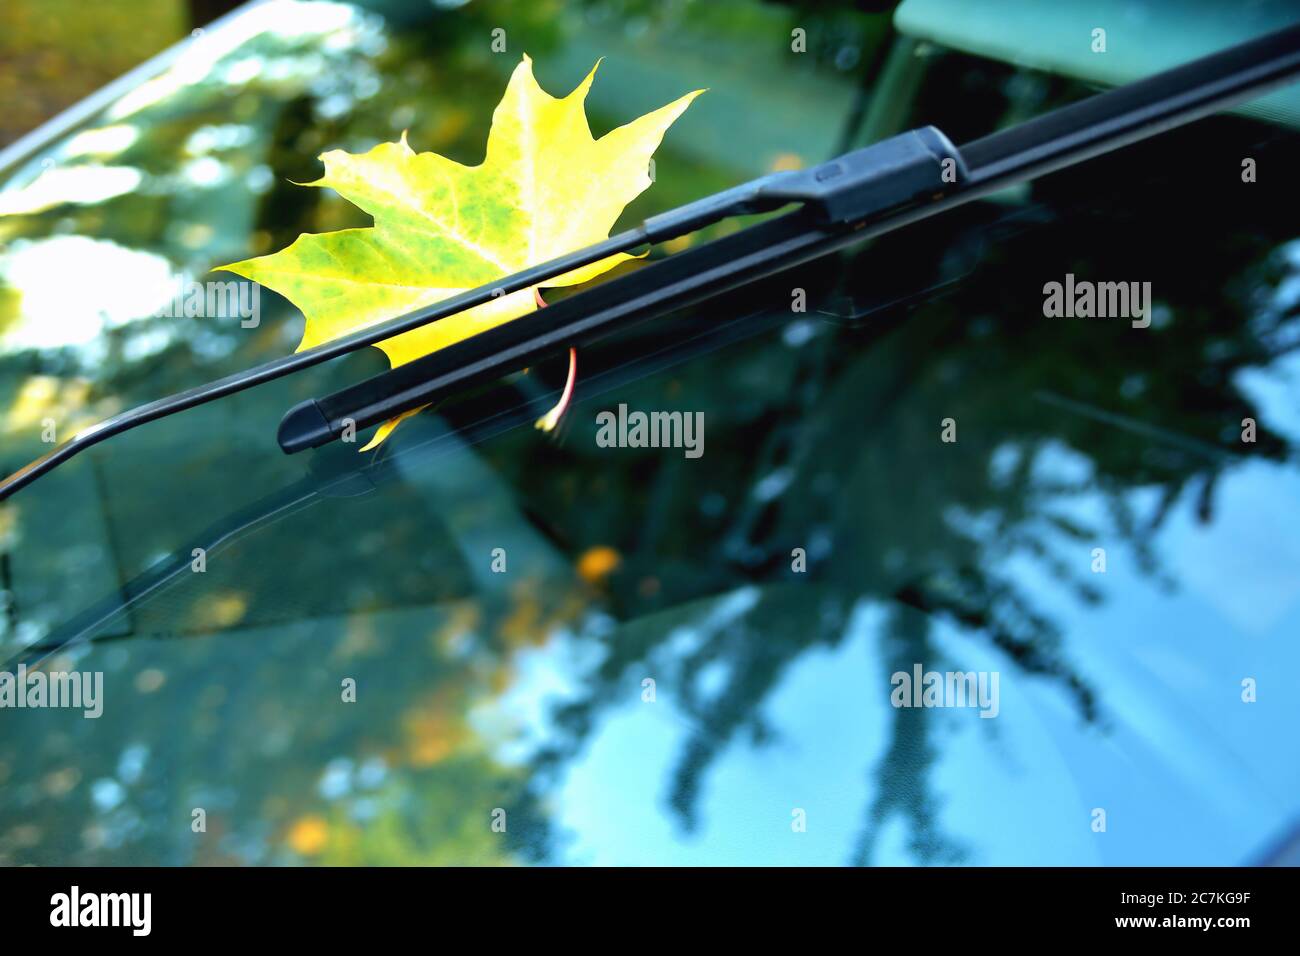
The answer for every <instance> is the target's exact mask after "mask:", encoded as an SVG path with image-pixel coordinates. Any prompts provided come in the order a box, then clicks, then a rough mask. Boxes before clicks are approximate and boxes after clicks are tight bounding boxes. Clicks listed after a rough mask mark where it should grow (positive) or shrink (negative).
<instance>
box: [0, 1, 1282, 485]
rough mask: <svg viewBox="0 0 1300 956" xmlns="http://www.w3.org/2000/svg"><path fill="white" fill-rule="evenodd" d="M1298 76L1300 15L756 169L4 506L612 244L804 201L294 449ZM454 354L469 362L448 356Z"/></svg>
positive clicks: (111, 431) (195, 393)
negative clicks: (994, 129) (956, 118)
mask: <svg viewBox="0 0 1300 956" xmlns="http://www.w3.org/2000/svg"><path fill="white" fill-rule="evenodd" d="M1297 73H1300V25H1296V26H1292V27H1288V28H1287V29H1284V30H1280V31H1277V32H1276V33H1271V34H1268V35H1266V36H1263V37H1260V38H1258V39H1256V40H1252V41H1249V42H1247V43H1243V44H1241V45H1239V46H1236V47H1232V48H1230V49H1228V50H1225V51H1221V52H1219V53H1216V54H1213V55H1211V56H1207V57H1204V58H1202V59H1200V60H1195V61H1193V62H1191V63H1188V64H1185V65H1183V66H1180V67H1176V68H1175V69H1172V70H1169V71H1166V72H1164V73H1160V74H1157V75H1155V76H1152V77H1148V78H1146V79H1144V80H1139V81H1137V82H1135V83H1131V84H1128V85H1126V86H1123V87H1119V88H1118V89H1115V90H1112V91H1110V92H1108V93H1102V94H1099V95H1097V96H1095V97H1092V98H1090V99H1088V100H1084V101H1082V102H1080V103H1076V104H1073V105H1071V106H1067V107H1064V108H1062V109H1059V110H1056V111H1054V112H1052V113H1049V114H1047V115H1045V116H1042V117H1039V118H1037V119H1034V120H1031V121H1029V122H1027V123H1025V124H1023V125H1021V126H1017V127H1013V128H1011V129H1009V130H1004V131H1001V132H998V133H994V134H992V135H990V136H986V137H984V138H982V139H979V140H976V141H974V142H972V143H969V144H967V145H966V146H964V147H962V148H961V149H955V148H953V147H952V145H951V143H949V142H948V141H947V139H946V138H945V137H943V135H942V134H941V133H939V132H938V131H937V130H934V129H933V128H932V127H924V128H922V129H921V130H913V131H911V132H909V133H905V134H902V135H901V136H898V137H894V138H893V139H890V140H885V141H883V142H882V143H877V144H875V145H874V146H870V147H867V148H865V149H861V150H857V151H855V152H852V153H848V154H846V155H845V156H842V157H840V158H838V159H835V160H831V161H830V162H829V163H824V164H822V165H821V166H817V167H814V168H813V169H810V170H801V171H789V172H785V173H776V174H773V175H771V176H766V177H762V178H761V179H757V180H754V181H752V182H750V183H746V184H743V185H741V186H737V187H735V188H733V189H729V190H725V191H724V192H722V193H718V194H716V195H714V196H711V197H707V198H705V199H702V200H698V201H696V202H693V203H689V204H687V205H686V206H682V207H679V208H678V209H676V210H673V211H670V212H668V213H664V214H662V215H660V216H655V217H652V218H651V219H648V220H647V221H646V222H645V223H643V224H642V225H641V226H639V227H637V228H635V229H631V230H628V231H626V232H623V233H620V234H618V235H616V236H612V237H611V238H609V239H607V240H605V241H604V242H601V243H597V244H596V245H593V246H590V247H588V248H586V249H582V250H578V251H576V252H573V253H570V254H569V255H566V256H562V257H560V258H558V259H555V260H552V261H551V262H547V263H542V264H540V265H537V266H534V267H532V268H530V269H526V270H524V271H522V272H518V273H515V274H513V275H511V276H507V277H505V278H503V279H501V280H499V281H498V282H495V283H491V284H489V285H485V286H481V287H479V288H477V289H473V290H470V291H469V292H465V293H462V294H460V295H458V296H454V297H452V298H449V299H445V300H443V301H441V302H438V303H436V304H434V305H432V306H429V307H427V308H425V309H420V310H418V311H415V312H411V313H408V314H407V315H404V316H400V317H398V318H396V319H391V320H389V321H387V322H383V323H378V324H376V325H373V326H369V327H367V328H365V329H362V330H360V331H358V332H354V333H352V334H351V335H349V336H346V337H344V338H341V339H337V340H335V341H333V342H329V343H325V344H323V345H320V346H317V347H315V348H312V349H308V350H306V351H303V352H298V353H295V354H293V355H288V356H285V357H283V358H280V359H276V360H275V361H272V362H268V363H266V364H264V365H260V366H257V367H255V368H253V369H249V370H247V371H244V372H240V373H237V374H235V375H230V376H227V377H226V378H223V379H219V380H217V381H215V382H211V383H209V384H207V385H202V386H199V387H197V388H193V389H189V390H187V391H184V392H181V393H178V394H176V395H172V396H169V397H167V398H164V399H161V400H159V401H156V402H152V403H149V404H147V405H143V406H141V407H139V408H136V409H133V410H130V411H127V412H124V413H123V414H121V415H118V416H116V417H114V418H110V419H108V420H107V421H105V422H101V423H100V424H98V425H95V426H92V427H91V428H88V429H86V430H84V431H82V432H80V433H78V434H77V435H76V436H74V437H73V438H72V439H70V440H69V441H67V442H65V443H64V444H62V445H60V446H58V447H57V448H55V449H54V450H52V451H51V452H49V453H48V454H46V455H44V456H42V457H41V458H38V459H37V460H36V461H34V462H32V463H31V464H29V465H27V466H26V467H24V468H22V469H21V470H19V471H17V472H15V473H14V474H12V475H10V476H9V477H8V478H6V479H4V480H3V481H2V482H0V500H3V499H5V498H7V497H9V496H10V495H11V494H13V493H14V492H15V491H17V490H18V489H20V488H22V487H24V486H26V485H28V484H30V483H31V482H32V481H35V480H36V479H37V478H38V477H40V476H41V475H43V474H46V473H48V472H49V471H50V470H52V469H53V468H55V467H57V466H58V465H60V464H62V463H63V462H65V461H67V460H69V459H71V458H72V457H73V456H75V455H76V454H78V453H79V452H81V451H84V450H85V449H86V448H89V447H91V446H93V445H95V444H97V443H98V442H100V441H103V440H105V439H107V438H109V437H111V436H113V435H116V434H120V433H122V432H125V431H128V430H130V429H132V428H135V427H137V426H139V425H143V424H146V423H147V422H151V421H155V420H157V419H159V418H162V417H165V416H168V415H172V414H176V413H178V412H181V411H185V410H187V409H189V408H193V407H195V406H197V405H201V404H204V403H206V402H210V401H214V400H216V399H218V398H222V397H224V396H226V395H230V394H233V393H235V392H238V391H242V390H243V389H246V388H251V387H253V386H255V385H260V384H262V383H264V382H268V381H271V380H272V379H276V378H280V377H282V376H284V375H288V374H292V373H294V372H298V371H301V370H302V369H305V368H308V367H310V366H313V365H317V364H319V363H321V362H325V361H328V360H330V359H332V358H336V357H338V356H341V355H344V354H346V353H348V352H352V351H355V350H357V349H360V348H363V347H365V346H368V345H373V344H375V343H377V342H379V341H382V340H383V339H387V338H391V337H393V336H395V335H399V334H401V333H403V332H408V331H411V330H412V329H416V328H420V327H421V326H424V325H427V324H428V323H430V322H434V321H437V320H439V319H442V318H446V317H448V316H450V315H454V314H456V313H457V312H461V311H464V310H466V309H469V308H473V307H474V306H478V305H482V304H484V303H486V302H488V301H490V300H492V299H494V298H496V297H498V296H500V295H503V294H508V293H511V292H517V291H521V290H523V289H526V288H528V287H529V286H533V285H537V284H539V283H541V282H543V281H545V280H546V279H550V278H554V277H555V276H557V275H560V274H562V273H565V272H569V271H571V270H573V269H575V268H578V267H580V266H582V265H586V264H589V263H591V262H595V261H597V260H598V259H603V258H605V257H607V256H609V255H612V254H614V253H616V252H628V251H632V250H633V249H635V248H637V247H639V246H643V245H645V244H647V243H657V242H660V241H663V240H665V239H669V238H674V237H676V236H680V235H684V234H686V233H689V232H693V231H695V230H696V229H699V228H701V227H702V226H705V225H708V224H710V223H713V222H717V221H719V220H721V219H725V218H729V217H731V216H736V215H743V214H748V213H757V212H768V211H774V210H776V209H779V208H781V207H783V206H786V205H788V204H791V203H800V204H803V206H804V207H805V208H804V209H803V210H800V211H799V212H796V213H792V214H790V215H787V216H784V217H781V218H779V219H776V220H773V221H771V222H765V223H761V224H759V225H757V226H753V227H750V228H749V229H746V230H744V231H742V232H740V233H736V234H735V235H733V236H730V237H727V239H724V240H718V241H716V242H713V243H710V244H708V245H707V246H703V247H700V248H699V249H695V250H687V251H686V252H682V253H678V254H676V255H674V256H671V257H669V258H667V259H665V260H662V261H661V262H657V263H653V264H651V265H650V266H647V267H646V268H644V269H641V270H638V271H637V272H636V273H633V274H632V275H628V276H623V277H621V278H618V279H614V280H611V281H609V282H607V283H603V284H602V285H600V286H597V287H596V288H594V289H591V290H588V291H586V292H582V293H579V294H577V295H575V296H573V297H572V298H570V299H566V300H565V301H563V302H561V303H557V304H556V305H554V306H551V307H549V308H547V309H545V310H542V312H541V313H534V314H533V315H530V316H529V317H528V319H527V321H526V322H512V323H506V324H504V325H501V326H497V327H495V328H493V329H490V330H487V331H485V332H483V333H480V334H479V335H476V336H473V337H471V338H470V339H466V340H465V341H463V342H461V343H458V344H457V345H456V346H452V347H450V348H447V349H443V350H440V351H438V352H435V353H433V354H432V355H430V356H426V357H425V358H423V359H419V360H417V361H415V362H411V363H409V364H407V365H403V366H400V367H398V368H396V369H393V370H392V371H390V372H387V373H385V374H383V375H380V376H376V377H375V378H373V379H370V380H369V381H367V382H363V383H361V384H360V385H358V386H353V387H352V388H350V389H345V390H343V391H342V392H338V393H335V394H334V395H331V396H328V397H327V398H324V399H317V400H312V401H309V402H307V403H303V404H301V405H299V406H296V407H295V408H294V409H292V410H291V411H290V413H289V414H288V415H286V417H285V420H284V421H283V422H282V423H281V428H280V443H281V447H283V448H284V449H285V450H286V451H297V450H300V449H302V448H308V447H313V446H314V445H319V444H323V443H325V442H328V441H330V440H332V439H334V438H336V437H338V436H339V435H341V434H342V433H343V431H344V429H345V427H346V426H347V424H348V423H355V425H356V427H363V423H365V424H376V423H377V422H379V421H382V420H384V419H386V418H390V417H393V416H394V415H396V414H399V413H400V412H402V411H406V410H408V409H410V408H415V407H418V406H419V405H421V404H425V403H427V401H428V400H429V398H430V397H436V396H437V395H438V394H440V393H442V392H443V391H446V390H447V389H454V388H459V387H463V386H464V385H467V384H472V383H474V382H477V381H483V380H486V379H490V378H492V377H494V376H499V375H501V374H503V373H505V372H508V371H511V370H513V369H515V368H518V367H520V365H521V364H526V362H527V360H529V359H531V358H535V357H537V356H540V355H542V354H545V353H547V352H549V351H551V350H554V349H557V348H561V347H567V346H569V345H571V344H573V343H574V342H579V343H580V342H581V341H585V340H587V339H589V338H590V337H592V336H596V335H599V334H602V333H603V332H604V331H607V330H608V329H609V328H610V327H611V326H612V325H613V324H614V323H616V322H619V321H623V320H632V319H636V318H648V317H650V316H652V315H654V314H661V313H663V312H665V311H669V310H670V309H672V308H679V307H681V306H682V305H686V304H689V303H690V302H693V301H698V300H699V299H701V298H707V297H708V296H709V295H710V294H711V292H712V291H716V292H722V291H725V290H726V289H729V288H734V287H735V285H737V284H740V283H743V282H746V281H749V280H751V279H753V278H757V277H760V276H763V275H770V274H772V273H773V272H776V271H780V270H781V269H784V268H787V267H789V266H792V265H797V264H798V263H800V262H803V261H806V260H807V259H809V258H813V257H815V256H819V255H824V254H825V253H827V252H830V251H833V250H834V249H836V248H839V247H840V246H843V245H846V244H848V243H851V242H857V241H861V240H863V239H866V238H869V237H871V236H874V235H880V234H883V233H884V232H888V231H891V230H893V229H897V228H901V227H902V226H905V225H908V224H909V223H912V222H915V221H917V220H919V219H922V218H926V217H928V216H932V215H936V214H938V213H940V212H943V211H945V210H947V209H949V208H952V207H953V206H955V205H958V204H960V203H964V202H969V201H971V200H973V199H976V198H979V197H980V196H984V195H987V194H988V193H990V192H993V191H995V190H997V189H1000V188H1003V187H1005V186H1007V185H1010V184H1012V183H1015V182H1020V181H1024V180H1027V179H1032V178H1034V177H1035V176H1040V175H1044V174H1046V173H1049V172H1052V171H1054V170H1056V169H1060V168H1063V167H1065V166H1070V165H1073V164H1076V163H1079V162H1082V161H1084V160H1086V159H1089V158H1091V157H1093V156H1096V155H1098V154H1100V153H1104V152H1107V151H1110V150H1113V149H1116V148H1119V147H1121V146H1124V145H1126V144H1129V143H1132V142H1135V141H1137V140H1141V139H1145V138H1148V137H1150V136H1154V135H1157V134H1158V133H1161V132H1164V131H1165V130H1167V129H1170V128H1173V127H1175V126H1179V125H1182V124H1185V123H1188V122H1191V121H1193V120H1195V119H1198V118H1200V117H1202V116H1204V115H1207V114H1209V113H1212V112H1215V111H1218V110H1221V109H1226V108H1228V107H1230V106H1233V105H1235V104H1237V103H1239V102H1241V101H1243V100H1246V99H1249V98H1252V97H1254V96H1258V95H1261V94H1262V93H1264V92H1267V91H1268V90H1270V89H1272V88H1274V87H1277V86H1280V85H1282V84H1284V83H1287V82H1290V81H1291V80H1292V79H1294V78H1295V77H1296V75H1297ZM945 160H949V161H951V166H950V165H949V164H947V163H945V162H944V161H945ZM950 169H955V171H956V176H955V177H954V178H955V179H956V182H949V181H948V180H949V177H947V176H944V175H943V173H944V172H945V171H947V170H950ZM728 257H729V258H728ZM682 259H685V260H686V261H685V262H684V263H683V262H682V261H680V260H682ZM673 263H675V265H673V266H672V267H671V268H669V266H670V264H673ZM691 273H694V274H693V275H692V274H691ZM615 300H617V301H615ZM457 362H459V363H467V364H465V365H454V363H457ZM349 413H352V414H349Z"/></svg>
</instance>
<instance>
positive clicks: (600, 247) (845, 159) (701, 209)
mask: <svg viewBox="0 0 1300 956" xmlns="http://www.w3.org/2000/svg"><path fill="white" fill-rule="evenodd" d="M953 152H955V151H954V150H953V147H952V144H951V143H948V142H947V140H946V139H944V137H943V136H942V134H940V133H938V131H937V130H932V129H930V128H926V129H923V130H913V131H911V132H908V133H904V134H901V135H899V136H895V137H893V138H892V139H890V140H886V141H885V142H883V143H878V144H876V145H875V146H872V147H868V148H867V149H862V150H857V151H855V152H853V153H848V154H846V155H844V156H841V157H839V158H838V159H835V160H831V161H830V162H828V163H824V164H822V165H821V166H818V167H815V168H814V169H808V170H787V171H784V172H779V173H772V174H770V175H768V176H763V177H760V178H759V179H755V180H751V181H750V182H747V183H743V184H741V185H739V186H735V187H733V188H731V189H727V190H724V191H723V192H720V193H716V194H714V195H712V196H707V197H705V198H704V199H700V200H697V201H695V202H692V203H688V204H686V205H685V206H679V207H678V208H676V209H673V210H670V211H668V212H665V213H662V214H660V215H657V216H652V217H650V218H649V219H647V220H646V221H645V222H643V223H642V224H641V225H639V226H637V227H636V228H634V229H629V230H627V231H625V232H621V233H619V234H617V235H614V236H611V237H610V238H608V239H606V240H604V241H602V242H598V243H595V244H594V245H591V246H587V247H585V248H583V249H579V250H576V251H575V252H571V253H568V254H566V255H563V256H560V257H558V258H555V259H552V260H550V261H549V262H543V263H541V264H539V265H536V266H532V267H530V268H528V269H524V270H522V271H521V272H516V273H513V274H512V275H509V276H505V277H503V278H502V279H500V280H498V281H496V282H493V283H490V284H487V285H483V286H479V287H478V288H476V289H471V290H469V291H467V292H462V293H461V294H459V295H456V296H452V297H451V298H448V299H443V300H442V301H440V302H436V303H434V304H433V305H431V306H427V307H425V308H423V309H417V310H415V311H413V312H408V313H406V314H405V315H401V316H398V317H397V318H394V319H389V320H387V321H385V322H380V323H376V324H375V325H370V326H367V327H366V328H364V329H361V330H359V331H356V332H353V333H352V334H350V335H347V336H344V337H342V338H339V339H335V340H333V341H331V342H326V343H323V344H321V345H318V346H316V347H314V348H310V349H306V350H304V351H302V352H295V353H293V354H292V355H286V356H284V357H282V358H278V359H275V360H273V361H270V362H267V363H265V364H263V365H258V366H255V367H254V368H251V369H248V370H246V371H243V372H237V373H235V374H233V375H228V376H226V377H225V378H221V379H217V380H216V381H214V382H209V383H207V384H206V385H200V386H197V387H196V388H192V389H187V390H186V391H183V392H178V393H176V394H175V395H170V396H168V397H167V398H163V399H159V400H158V401H155V402H150V403H148V404H146V405H141V406H139V407H137V408H133V409H131V410H129V411H126V412H123V413H122V414H120V415H116V416H114V417H113V418H109V419H107V420H105V421H103V422H100V423H99V424H97V425H92V426H91V427H89V428H86V429H83V430H82V431H80V432H78V433H77V434H76V435H74V436H73V437H72V438H70V439H69V440H68V441H66V442H63V443H62V444H60V445H58V446H57V447H56V448H54V449H53V450H51V451H50V452H49V453H47V454H45V455H42V456H41V457H40V458H37V459H36V460H35V461H33V462H31V463H30V464H28V465H26V466H24V467H23V468H21V469H19V470H18V471H16V472H14V473H13V474H11V475H9V476H8V477H7V478H5V479H4V480H3V481H2V482H0V501H3V500H4V499H5V498H8V497H9V496H10V495H12V494H13V493H14V492H16V491H18V490H19V489H20V488H23V487H25V486H27V485H29V484H31V483H32V482H33V481H35V480H36V479H37V478H39V477H41V476H42V475H44V474H47V473H49V472H50V471H51V470H53V469H54V468H56V467H57V466H59V465H61V464H63V463H64V462H66V461H68V460H69V459H71V458H73V457H74V456H75V455H77V454H79V453H80V452H82V451H85V450H86V449H87V448H90V447H92V446H93V445H96V444H98V443H99V442H101V441H104V440H105V439H107V438H110V437H112V436H113V435H119V434H121V433H122V432H126V431H129V430H131V429H132V428H137V427H139V426H140V425H144V424H147V423H148V422H152V421H156V420H157V419H159V418H165V417H167V416H169V415H175V414H177V413H179V412H183V411H186V410H188V409H191V408H194V407H195V406H198V405H203V404H205V403H207V402H211V401H215V400H216V399H219V398H224V397H226V396H227V395H232V394H234V393H236V392H240V391H243V390H244V389H247V388H252V387H254V386H256V385H261V384H264V383H266V382H269V381H272V380H273V379H277V378H282V377H283V376H285V375H290V374H292V373H294V372H299V371H302V370H303V369H306V368H310V367H311V366H313V365H319V364H320V363H321V362H327V361H329V360H330V359H333V358H338V357H339V356H341V355H345V354H347V353H349V352H354V351H356V350H358V349H361V348H365V347H366V346H368V345H374V344H375V343H377V342H381V341H383V340H384V339H388V338H392V337H393V336H395V335H400V334H402V333H403V332H409V331H411V330H412V329H417V328H420V327H422V326H425V325H428V324H429V323H430V322H436V321H437V320H439V319H443V318H447V317H448V316H452V315H455V314H457V313H458V312H463V311H465V310H466V309H471V308H474V307H475V306H479V305H483V304H485V303H487V302H490V301H492V300H493V299H496V298H499V297H500V296H503V295H507V294H509V293H512V292H519V291H521V290H523V289H527V288H529V287H530V286H535V285H539V284H540V283H542V282H544V281H546V280H547V279H552V278H554V277H556V276H558V275H563V274H564V273H566V272H572V271H573V270H574V269H578V268H581V267H582V266H585V265H589V264H591V263H593V262H597V261H599V260H601V259H605V258H608V257H609V256H612V255H615V254H616V253H620V252H630V251H632V250H634V249H636V248H638V247H640V246H645V245H647V244H654V243H658V242H663V241H664V240H667V239H674V238H677V237H678V236H683V235H686V234H687V233H690V232H694V231H695V230H697V229H700V228H703V227H704V226H707V225H709V224H711V223H714V222H718V221H721V220H723V219H727V218H730V217H732V216H740V215H750V214H754V213H761V212H770V211H773V210H776V209H780V208H781V207H783V206H788V205H790V204H791V203H808V204H812V205H815V206H816V208H817V210H818V215H819V217H821V218H823V219H825V220H826V221H828V222H833V223H840V222H844V221H847V220H848V219H849V218H852V217H861V216H868V215H872V214H874V213H875V212H876V211H878V210H879V209H880V208H881V207H882V206H883V205H884V204H886V203H890V202H893V201H895V199H896V197H895V195H894V193H893V191H891V190H883V189H881V188H880V184H879V174H880V170H881V168H882V163H883V165H884V167H885V168H888V169H890V170H892V171H893V172H894V174H895V176H896V179H895V180H894V181H895V182H896V183H897V184H899V185H902V184H906V183H913V184H916V183H919V182H921V181H922V180H923V179H925V178H928V177H925V176H924V175H923V173H922V172H921V169H922V167H923V166H925V165H927V164H933V163H936V162H938V161H939V158H940V157H939V154H943V153H947V154H951V153H953ZM867 154H869V155H867Z"/></svg>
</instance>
